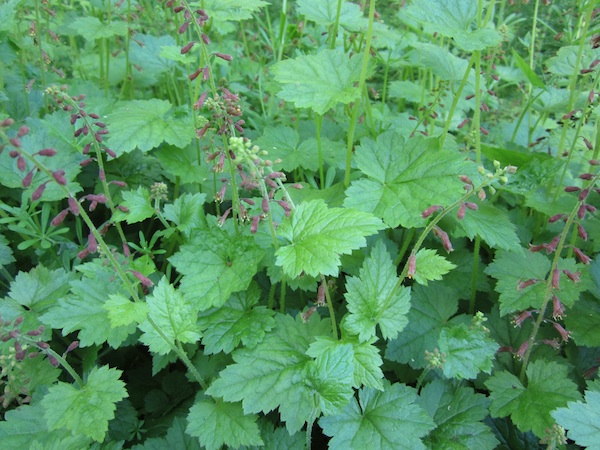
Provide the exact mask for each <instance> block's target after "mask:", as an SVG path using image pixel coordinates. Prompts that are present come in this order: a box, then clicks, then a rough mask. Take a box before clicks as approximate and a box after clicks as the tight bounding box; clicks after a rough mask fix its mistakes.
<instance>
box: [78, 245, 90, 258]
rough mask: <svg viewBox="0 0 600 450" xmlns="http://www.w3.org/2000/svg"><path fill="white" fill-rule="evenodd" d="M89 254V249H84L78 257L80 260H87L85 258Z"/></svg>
mask: <svg viewBox="0 0 600 450" xmlns="http://www.w3.org/2000/svg"><path fill="white" fill-rule="evenodd" d="M89 254H90V251H89V250H88V249H87V248H84V249H83V250H81V251H80V252H79V253H77V257H78V258H79V259H85V257H86V256H87V255H89Z"/></svg>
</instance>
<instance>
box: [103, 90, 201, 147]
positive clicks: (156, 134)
mask: <svg viewBox="0 0 600 450" xmlns="http://www.w3.org/2000/svg"><path fill="white" fill-rule="evenodd" d="M170 111H171V103H169V102H168V101H167V100H159V99H150V100H132V101H129V102H124V103H122V104H120V105H119V106H117V107H116V109H115V110H114V111H113V112H111V113H110V114H109V115H108V117H107V119H106V124H107V127H108V129H109V130H110V139H109V146H110V147H112V148H113V149H114V152H115V153H117V155H120V154H122V153H128V152H131V151H133V150H134V149H136V148H139V149H140V150H141V151H142V152H147V151H149V150H152V149H153V148H156V147H158V146H159V145H160V144H161V143H162V142H163V141H166V142H167V143H168V144H171V145H174V146H175V147H179V148H184V147H186V146H187V145H188V144H189V143H190V142H191V141H192V139H193V138H194V137H195V131H194V124H193V121H192V116H191V115H190V114H185V115H183V116H181V117H174V116H172V115H170V114H169V113H170Z"/></svg>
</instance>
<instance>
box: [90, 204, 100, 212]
mask: <svg viewBox="0 0 600 450" xmlns="http://www.w3.org/2000/svg"><path fill="white" fill-rule="evenodd" d="M97 206H98V202H91V203H90V206H89V208H88V211H90V212H92V211H95V210H96V207H97Z"/></svg>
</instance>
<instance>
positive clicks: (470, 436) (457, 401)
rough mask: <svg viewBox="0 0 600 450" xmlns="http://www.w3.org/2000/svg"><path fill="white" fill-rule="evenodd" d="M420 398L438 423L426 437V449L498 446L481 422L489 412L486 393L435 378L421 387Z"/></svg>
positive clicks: (484, 449) (487, 449)
mask: <svg viewBox="0 0 600 450" xmlns="http://www.w3.org/2000/svg"><path fill="white" fill-rule="evenodd" d="M419 400H420V401H419V403H420V405H421V406H422V407H423V408H424V409H425V410H426V411H427V412H428V413H429V415H430V416H431V417H433V419H434V421H435V423H436V425H437V426H436V428H435V430H433V431H432V432H431V433H430V434H429V436H427V438H426V439H425V444H426V445H427V447H428V448H432V449H433V448H440V449H441V448H447V449H450V448H457V449H459V448H462V449H474V448H477V449H481V450H493V449H495V448H496V446H497V445H498V440H497V439H496V438H495V437H494V434H493V433H492V430H491V429H490V428H489V427H488V426H486V425H485V424H483V423H482V420H483V419H485V418H486V417H487V415H488V414H489V412H488V407H489V403H490V401H489V399H488V398H487V397H486V396H485V395H483V394H476V393H475V392H474V391H473V389H472V388H470V387H453V386H452V385H451V384H450V381H443V380H439V379H438V380H434V381H432V382H431V383H429V384H428V385H426V386H425V387H424V388H423V390H422V391H421V394H420V396H419Z"/></svg>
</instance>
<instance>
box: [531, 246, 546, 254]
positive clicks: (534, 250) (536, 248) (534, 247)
mask: <svg viewBox="0 0 600 450" xmlns="http://www.w3.org/2000/svg"><path fill="white" fill-rule="evenodd" d="M546 247H547V244H538V245H532V244H529V251H530V252H531V253H535V252H539V251H541V250H542V249H545V248H546Z"/></svg>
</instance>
